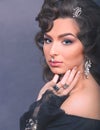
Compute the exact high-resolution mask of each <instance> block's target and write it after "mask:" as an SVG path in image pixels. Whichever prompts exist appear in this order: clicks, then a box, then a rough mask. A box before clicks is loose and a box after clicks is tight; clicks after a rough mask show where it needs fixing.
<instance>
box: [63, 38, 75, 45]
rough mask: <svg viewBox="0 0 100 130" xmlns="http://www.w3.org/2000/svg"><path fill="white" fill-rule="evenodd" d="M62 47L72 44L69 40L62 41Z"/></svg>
mask: <svg viewBox="0 0 100 130" xmlns="http://www.w3.org/2000/svg"><path fill="white" fill-rule="evenodd" d="M62 43H63V44H64V45H69V44H72V43H73V42H72V41H71V40H68V39H67V40H64V41H63V42H62Z"/></svg>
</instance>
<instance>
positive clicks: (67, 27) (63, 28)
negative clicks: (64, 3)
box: [47, 18, 80, 36]
mask: <svg viewBox="0 0 100 130" xmlns="http://www.w3.org/2000/svg"><path fill="white" fill-rule="evenodd" d="M79 31H80V29H79V26H78V24H77V23H76V21H75V20H74V19H72V18H59V19H56V20H54V22H53V27H52V29H51V30H50V31H49V32H47V34H48V35H53V36H57V35H60V34H64V33H72V34H74V35H76V36H77V33H78V32H79Z"/></svg>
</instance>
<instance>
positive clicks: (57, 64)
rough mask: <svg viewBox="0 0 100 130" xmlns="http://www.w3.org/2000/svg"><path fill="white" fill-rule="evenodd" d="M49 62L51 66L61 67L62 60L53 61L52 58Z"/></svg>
mask: <svg viewBox="0 0 100 130" xmlns="http://www.w3.org/2000/svg"><path fill="white" fill-rule="evenodd" d="M49 64H50V66H51V67H59V66H60V65H61V64H62V62H61V61H51V60H50V61H49Z"/></svg>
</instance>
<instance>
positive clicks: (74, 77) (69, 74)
mask: <svg viewBox="0 0 100 130" xmlns="http://www.w3.org/2000/svg"><path fill="white" fill-rule="evenodd" d="M79 78H80V71H78V70H77V67H74V68H73V69H72V70H67V71H66V73H65V74H64V76H63V77H62V78H61V80H60V81H59V82H58V79H59V75H57V74H55V75H54V77H53V79H52V80H51V81H49V82H48V83H46V84H45V85H44V87H43V88H42V89H41V91H40V93H39V96H38V98H37V100H39V99H40V98H41V97H42V94H44V93H45V91H46V90H48V89H49V90H52V91H53V92H54V93H55V94H56V95H58V96H63V95H68V94H69V93H70V92H71V90H72V89H73V88H74V87H75V86H76V84H77V83H78V80H79ZM57 82H58V83H57ZM65 85H66V86H67V88H65ZM54 86H57V87H58V89H59V90H58V91H55V89H54V88H53V87H54Z"/></svg>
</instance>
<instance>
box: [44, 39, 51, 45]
mask: <svg viewBox="0 0 100 130" xmlns="http://www.w3.org/2000/svg"><path fill="white" fill-rule="evenodd" d="M51 42H52V40H51V39H49V38H44V43H46V44H49V43H51Z"/></svg>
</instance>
